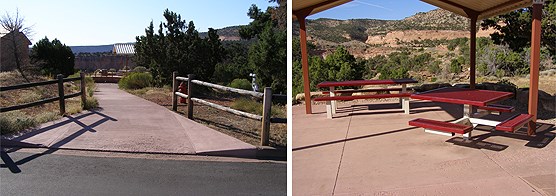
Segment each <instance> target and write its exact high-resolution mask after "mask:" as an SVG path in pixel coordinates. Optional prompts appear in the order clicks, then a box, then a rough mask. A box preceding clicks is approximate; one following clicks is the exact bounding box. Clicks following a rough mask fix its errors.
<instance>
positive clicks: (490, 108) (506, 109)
mask: <svg viewBox="0 0 556 196" xmlns="http://www.w3.org/2000/svg"><path fill="white" fill-rule="evenodd" d="M477 108H478V109H479V110H487V111H495V112H498V113H500V112H514V111H515V108H514V107H513V106H507V105H500V104H489V105H487V106H480V107H477Z"/></svg>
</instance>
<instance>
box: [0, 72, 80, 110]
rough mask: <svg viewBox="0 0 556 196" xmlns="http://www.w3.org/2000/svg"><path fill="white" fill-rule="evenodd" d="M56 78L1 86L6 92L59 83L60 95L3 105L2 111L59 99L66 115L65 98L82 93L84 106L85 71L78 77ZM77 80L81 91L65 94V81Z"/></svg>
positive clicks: (0, 90)
mask: <svg viewBox="0 0 556 196" xmlns="http://www.w3.org/2000/svg"><path fill="white" fill-rule="evenodd" d="M56 78H57V79H56V80H49V81H44V82H34V83H26V84H18V85H14V86H3V87H0V92H5V91H9V90H17V89H22V88H30V87H36V86H44V85H49V84H56V83H58V97H52V98H47V99H43V100H39V101H35V102H31V103H25V104H21V105H15V106H8V107H3V108H0V113H1V112H9V111H13V110H20V109H24V108H28V107H33V106H38V105H42V104H45V103H50V102H54V101H57V100H58V101H59V105H60V115H64V114H65V113H66V102H65V99H69V98H73V97H77V96H80V95H81V102H82V103H83V104H82V105H83V106H84V105H85V101H86V100H87V97H86V94H85V92H86V91H85V73H81V74H80V77H76V78H64V76H63V75H61V74H59V75H58V76H57V77H56ZM76 80H81V91H80V92H77V93H72V94H69V95H65V94H64V82H70V81H76Z"/></svg>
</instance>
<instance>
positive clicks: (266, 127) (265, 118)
mask: <svg viewBox="0 0 556 196" xmlns="http://www.w3.org/2000/svg"><path fill="white" fill-rule="evenodd" d="M177 74H178V73H177V72H174V73H173V76H172V78H173V82H172V84H173V85H172V89H173V91H172V92H173V95H172V110H173V111H177V109H178V96H179V97H183V98H185V99H186V100H187V118H189V119H193V105H194V104H193V102H197V103H200V104H203V105H207V106H209V107H212V108H216V109H219V110H223V111H226V112H230V113H232V114H235V115H239V116H242V117H246V118H250V119H254V120H257V121H261V126H262V129H261V143H260V144H261V145H262V146H268V145H269V133H270V123H287V119H285V118H271V115H270V111H271V107H272V100H273V99H274V100H275V101H276V100H279V101H280V102H285V100H286V96H285V95H273V94H272V89H271V88H270V87H266V88H265V89H264V93H260V92H254V91H247V90H243V89H237V88H230V87H227V86H222V85H218V84H212V83H208V82H203V81H200V80H195V79H194V76H195V75H193V74H188V75H187V77H180V76H177ZM178 81H183V82H187V94H184V93H181V92H179V91H178V86H179V83H178ZM193 84H196V85H201V86H206V87H210V88H214V89H219V90H223V91H227V92H233V93H238V94H242V95H248V96H252V97H256V98H262V99H263V115H262V116H260V115H257V114H251V113H248V112H243V111H239V110H236V109H232V108H229V107H226V106H222V105H218V104H215V103H211V102H208V101H205V100H203V99H199V98H196V97H195V95H194V94H193V89H194V87H193Z"/></svg>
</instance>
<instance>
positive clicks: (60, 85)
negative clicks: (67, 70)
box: [56, 74, 66, 116]
mask: <svg viewBox="0 0 556 196" xmlns="http://www.w3.org/2000/svg"><path fill="white" fill-rule="evenodd" d="M56 78H57V79H58V99H59V100H58V101H59V103H60V115H62V116H64V115H65V114H66V100H65V98H64V75H62V74H58V75H57V76H56Z"/></svg>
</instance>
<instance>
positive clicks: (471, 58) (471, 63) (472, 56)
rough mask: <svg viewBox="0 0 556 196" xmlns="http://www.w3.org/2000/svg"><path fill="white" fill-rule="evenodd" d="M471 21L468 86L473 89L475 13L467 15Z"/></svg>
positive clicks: (474, 76)
mask: <svg viewBox="0 0 556 196" xmlns="http://www.w3.org/2000/svg"><path fill="white" fill-rule="evenodd" d="M469 17H470V19H471V22H470V24H469V28H470V29H469V31H470V36H469V88H470V89H475V78H476V75H475V72H476V71H475V70H476V69H475V68H476V54H477V15H476V14H473V15H470V16H469Z"/></svg>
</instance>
